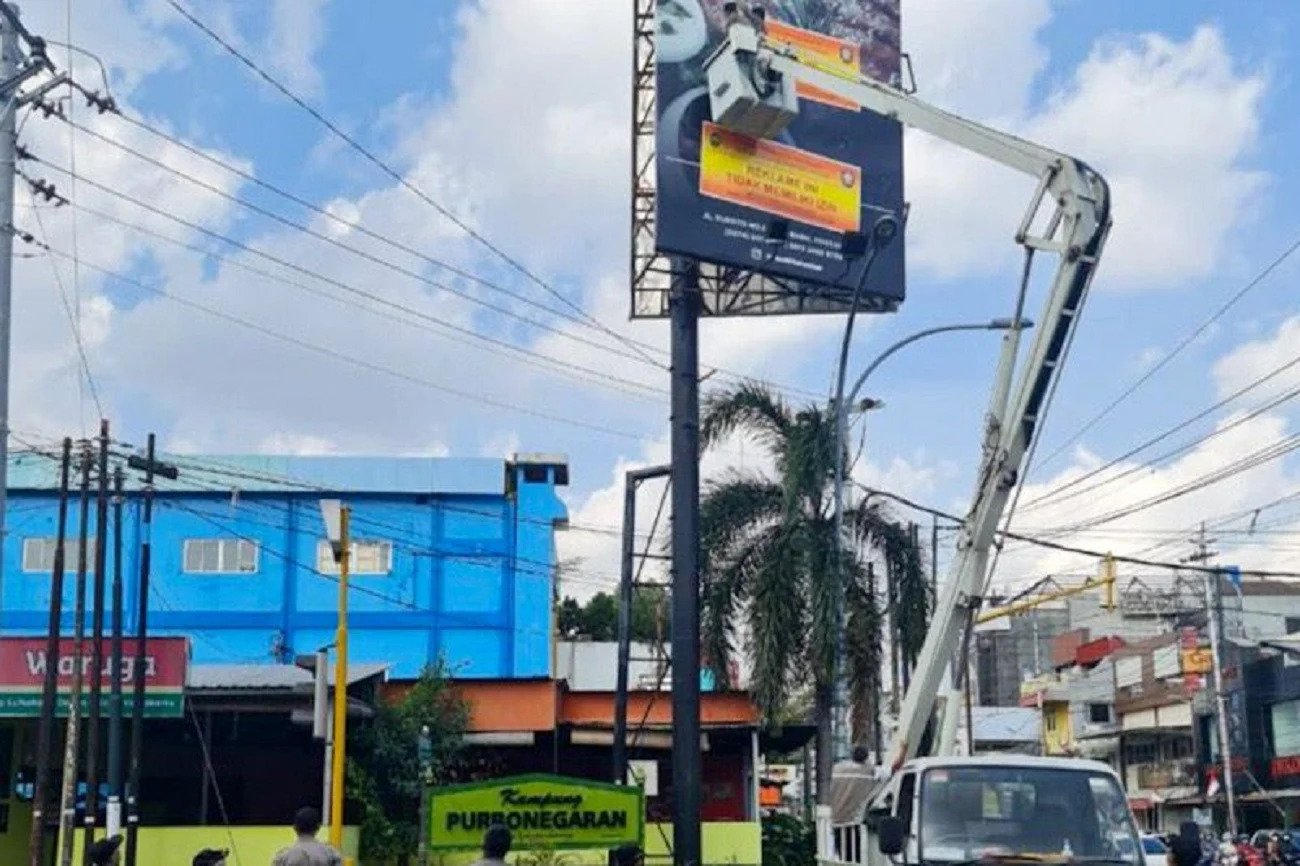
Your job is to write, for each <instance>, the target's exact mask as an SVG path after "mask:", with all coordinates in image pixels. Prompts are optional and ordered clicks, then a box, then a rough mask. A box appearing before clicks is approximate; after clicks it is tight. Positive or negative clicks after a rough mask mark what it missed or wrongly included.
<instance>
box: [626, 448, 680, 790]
mask: <svg viewBox="0 0 1300 866" xmlns="http://www.w3.org/2000/svg"><path fill="white" fill-rule="evenodd" d="M670 472H672V467H671V466H648V467H645V468H643V469H631V470H629V471H628V472H627V473H626V474H625V475H624V476H623V557H622V572H621V574H620V578H619V581H620V582H619V593H618V671H617V685H616V686H615V689H614V747H613V752H612V757H613V776H614V784H615V785H626V784H627V700H628V694H627V693H628V667H629V666H630V664H631V657H632V596H633V589H634V586H633V583H634V578H635V575H634V573H633V572H634V568H633V560H635V558H636V550H635V546H636V494H637V490H639V489H640V487H641V483H642V482H644V481H647V480H649V479H651V478H663V477H664V476H666V475H668V474H669V473H670Z"/></svg>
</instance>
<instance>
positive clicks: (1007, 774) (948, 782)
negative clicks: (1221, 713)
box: [862, 755, 1142, 866]
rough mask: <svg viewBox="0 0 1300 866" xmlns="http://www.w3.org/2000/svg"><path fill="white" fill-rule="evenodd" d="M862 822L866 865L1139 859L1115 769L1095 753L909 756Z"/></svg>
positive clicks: (1125, 863)
mask: <svg viewBox="0 0 1300 866" xmlns="http://www.w3.org/2000/svg"><path fill="white" fill-rule="evenodd" d="M866 823H867V827H868V842H867V844H866V845H865V846H864V848H865V849H866V850H865V851H863V852H862V853H863V855H864V858H863V859H865V860H866V862H867V863H869V864H871V866H902V864H912V866H921V864H925V866H945V864H957V863H961V864H967V863H1026V862H1032V863H1040V862H1046V863H1075V864H1089V866H1142V861H1141V850H1142V848H1141V845H1140V844H1139V836H1138V832H1137V827H1136V825H1135V823H1134V821H1133V815H1132V813H1131V812H1130V811H1129V806H1128V800H1127V799H1126V797H1125V794H1124V789H1123V787H1122V786H1121V785H1120V780H1119V777H1118V776H1117V775H1116V774H1115V772H1114V771H1113V770H1112V769H1111V768H1110V767H1108V766H1106V765H1105V764H1102V763H1099V762H1097V761H1087V760H1079V759H1073V758H1039V757H1022V756H1015V755H990V756H983V757H945V758H917V759H914V760H912V761H908V762H907V763H906V764H904V765H903V767H902V768H900V769H899V771H898V772H897V773H895V774H894V775H893V776H892V777H891V779H890V780H889V782H888V783H887V784H886V786H885V787H884V788H883V789H882V790H881V791H880V793H879V794H877V795H876V797H875V799H874V800H873V803H872V806H871V809H870V810H869V811H868V813H867V821H866Z"/></svg>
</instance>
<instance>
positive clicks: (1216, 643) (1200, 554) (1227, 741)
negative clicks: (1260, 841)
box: [1187, 523, 1237, 838]
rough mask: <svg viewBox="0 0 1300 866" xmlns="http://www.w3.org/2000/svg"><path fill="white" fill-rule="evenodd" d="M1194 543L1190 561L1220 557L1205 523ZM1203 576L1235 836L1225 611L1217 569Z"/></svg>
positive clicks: (1225, 780) (1227, 798)
mask: <svg viewBox="0 0 1300 866" xmlns="http://www.w3.org/2000/svg"><path fill="white" fill-rule="evenodd" d="M1192 543H1193V544H1194V545H1196V552H1195V553H1193V554H1192V555H1191V556H1189V557H1187V561H1188V562H1194V563H1196V564H1197V565H1201V566H1204V565H1205V564H1206V563H1207V562H1209V561H1210V560H1211V559H1213V558H1215V557H1216V556H1218V554H1217V553H1215V552H1214V551H1213V550H1211V549H1210V540H1209V539H1208V538H1207V537H1206V534H1205V524H1204V523H1202V524H1201V530H1200V532H1198V533H1197V535H1196V537H1195V538H1194V539H1193V540H1192ZM1202 576H1203V577H1204V578H1205V616H1206V619H1207V620H1209V627H1210V660H1211V670H1212V671H1213V676H1214V711H1215V715H1216V716H1217V722H1218V732H1219V757H1220V759H1221V761H1222V772H1223V796H1224V801H1225V804H1226V806H1227V811H1228V814H1227V821H1228V832H1229V833H1231V834H1232V835H1233V837H1234V838H1235V837H1236V835H1237V798H1236V792H1235V791H1233V785H1232V740H1231V738H1230V737H1229V734H1228V701H1227V695H1226V694H1224V691H1223V656H1222V646H1221V642H1220V633H1221V628H1222V623H1221V622H1220V619H1219V617H1220V612H1221V610H1222V607H1221V605H1220V601H1221V599H1220V597H1219V596H1220V594H1221V587H1220V584H1219V573H1218V572H1217V571H1204V572H1202Z"/></svg>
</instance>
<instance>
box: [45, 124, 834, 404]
mask: <svg viewBox="0 0 1300 866" xmlns="http://www.w3.org/2000/svg"><path fill="white" fill-rule="evenodd" d="M115 114H116V116H117V117H119V118H120V119H122V120H123V121H124V122H126V123H129V124H131V125H133V126H135V127H137V128H139V129H142V130H145V131H147V132H149V133H151V134H153V135H155V136H157V137H159V138H160V139H162V140H164V141H166V142H168V143H170V144H173V145H175V146H176V147H179V148H181V149H183V150H185V151H186V152H187V153H190V154H192V155H193V156H195V157H198V158H200V159H203V160H205V161H207V162H209V163H211V164H213V165H215V166H218V167H219V168H221V169H223V170H225V171H227V172H230V173H231V174H233V175H235V176H237V177H239V178H241V179H243V180H246V181H248V182H249V183H253V184H255V185H257V186H258V187H261V188H262V189H265V190H267V191H269V192H272V193H274V194H275V195H277V196H280V197H281V198H284V199H286V200H287V201H290V202H292V203H293V204H295V205H298V206H299V207H302V208H305V209H307V210H310V211H311V212H313V213H315V214H317V215H319V216H321V217H324V218H325V219H328V220H330V221H331V222H333V223H335V224H336V225H339V226H340V227H342V228H346V229H348V230H350V231H356V232H358V233H360V234H363V235H365V236H367V237H369V238H371V239H373V240H376V241H379V242H380V243H383V244H385V245H387V246H389V247H391V248H393V249H395V250H399V251H401V252H403V253H406V254H408V255H411V256H413V257H415V258H418V259H420V260H422V261H424V262H426V263H428V264H430V265H433V266H435V267H439V268H442V269H444V270H447V271H449V272H450V273H453V274H455V275H457V276H460V277H463V278H465V279H467V280H470V281H472V282H475V283H477V284H479V285H481V286H484V287H486V288H490V289H492V290H494V291H497V292H501V293H503V294H505V295H507V296H508V297H510V298H513V299H514V300H517V301H519V302H521V303H524V304H527V305H529V306H532V307H534V308H535V309H538V310H541V311H544V312H547V313H550V314H552V315H554V316H557V317H559V318H561V319H563V320H564V321H567V322H571V323H573V324H575V325H578V326H581V327H583V328H587V329H590V330H593V331H596V332H598V333H601V334H606V333H608V329H607V328H605V327H604V326H602V325H600V324H599V323H596V324H592V323H591V322H590V321H587V320H586V319H584V318H582V317H579V316H575V315H572V314H569V313H565V312H563V311H560V310H556V309H554V308H553V307H549V306H547V305H545V304H541V303H539V302H537V301H535V300H533V299H532V298H529V297H527V296H526V295H522V294H520V293H518V292H514V291H512V290H510V289H507V288H505V287H504V286H501V285H500V284H498V283H494V282H492V281H490V280H488V279H486V278H484V277H482V276H480V275H478V274H475V273H473V272H472V271H468V270H465V269H464V268H460V267H458V266H456V265H453V264H451V263H449V262H447V261H444V260H442V259H438V258H434V257H432V256H430V255H428V254H427V253H424V252H421V251H420V250H418V249H415V248H414V247H412V246H410V245H409V244H406V243H403V242H402V241H400V240H396V239H394V238H392V237H390V236H388V235H385V234H383V233H381V232H377V231H375V230H373V229H371V228H369V227H367V226H365V225H364V224H362V223H361V222H359V221H358V222H353V221H351V220H348V219H345V218H343V217H341V216H339V215H338V214H337V213H335V212H333V211H331V210H329V209H328V208H324V207H321V206H320V205H317V204H315V203H313V202H311V201H310V200H308V199H306V198H303V197H302V196H300V195H297V194H295V193H293V192H290V191H288V190H285V189H283V188H282V187H279V186H276V185H275V184H272V183H270V182H269V181H266V180H263V179H261V178H259V177H257V175H255V174H253V173H251V172H249V171H246V170H245V169H242V168H240V167H239V166H236V165H233V164H231V163H229V162H227V161H225V160H223V159H221V158H219V157H217V156H214V155H212V154H210V153H208V152H206V151H204V150H203V149H201V148H198V147H195V146H194V145H192V144H190V143H188V142H186V141H185V140H184V139H182V138H179V137H177V136H175V135H172V134H171V133H168V132H166V131H165V130H161V129H158V128H157V127H155V126H153V125H151V124H149V123H148V122H146V121H144V120H143V119H141V118H138V117H133V116H130V115H127V114H124V113H122V112H121V111H120V110H119V111H117V112H115ZM55 117H57V118H58V119H59V120H62V121H64V122H65V123H73V121H70V120H69V119H68V118H66V117H63V116H61V115H57V114H56V115H55ZM74 125H75V126H76V128H77V129H78V130H80V131H81V132H82V133H84V134H86V135H89V136H92V137H93V138H96V139H98V140H100V141H102V142H104V143H105V144H108V145H110V146H112V147H114V148H117V149H118V150H121V151H123V152H125V153H128V154H131V155H132V156H135V157H137V158H138V159H140V160H142V161H144V162H146V163H149V164H151V165H154V166H156V167H158V168H161V169H163V170H164V171H167V172H169V173H171V174H173V175H175V176H176V177H179V178H181V179H183V180H186V181H187V182H189V183H192V184H195V185H197V186H199V187H200V188H203V189H205V190H208V191H209V192H211V193H213V194H215V195H218V196H220V197H222V198H224V199H226V200H228V201H231V202H234V203H236V204H238V205H240V206H242V207H244V208H247V209H249V210H251V211H253V212H255V213H258V214H261V215H263V216H266V217H267V218H269V219H272V220H274V221H276V222H278V223H281V224H283V225H286V226H289V227H291V228H294V229H297V230H299V231H303V232H305V233H307V234H309V235H310V236H312V237H315V238H317V239H319V240H322V241H324V242H326V243H330V244H332V245H335V246H340V247H342V248H344V249H347V250H350V251H352V252H354V253H355V254H357V255H361V256H363V257H365V258H368V259H370V260H372V261H376V262H377V263H379V264H382V265H384V266H385V267H390V268H392V267H396V266H395V265H393V264H392V263H390V262H387V261H384V260H379V259H377V258H376V257H374V256H372V255H371V254H368V253H365V252H364V251H360V250H357V249H356V248H355V247H352V246H350V245H346V244H342V243H341V242H339V241H338V240H337V239H336V238H332V237H329V236H328V235H322V234H321V233H319V232H316V231H314V230H312V229H311V228H310V227H307V226H303V225H301V224H299V223H295V222H293V221H292V220H288V219H287V218H285V217H283V216H281V215H280V214H276V213H274V212H272V211H268V210H267V209H265V208H263V207H261V206H260V205H257V204H254V203H252V202H249V201H247V200H246V199H242V198H239V197H238V196H234V195H232V194H230V193H227V192H225V191H224V190H221V189H220V188H218V187H214V186H213V185H212V184H209V183H207V182H206V181H203V180H201V179H199V178H196V177H194V176H193V175H192V174H190V173H188V172H185V171H183V170H181V169H177V168H175V167H173V166H170V165H168V164H166V163H164V162H162V161H161V160H159V159H157V158H156V157H152V156H149V155H148V154H146V153H143V152H141V151H139V150H137V149H136V148H133V147H131V146H130V145H127V144H125V143H123V142H121V141H118V140H116V139H113V138H110V137H109V136H106V135H104V134H103V133H101V132H99V131H97V130H94V129H92V128H90V127H88V126H85V125H84V124H74ZM402 272H403V273H405V274H406V275H407V276H414V277H415V278H416V279H420V280H422V281H425V282H430V283H431V284H432V285H435V286H436V287H438V288H442V289H445V290H447V291H451V292H453V293H455V294H459V295H461V296H462V297H464V298H466V300H469V301H471V302H472V303H475V304H479V305H481V306H487V307H488V308H489V309H492V310H494V311H496V312H498V313H501V314H503V315H506V316H510V317H512V318H515V319H518V320H520V321H522V322H525V323H527V324H530V325H533V326H534V327H538V328H542V329H543V330H548V331H550V332H552V333H555V334H557V335H558V336H560V337H563V338H565V339H574V338H573V337H571V335H569V333H568V332H566V331H562V330H558V329H554V328H551V327H548V326H546V325H543V324H542V323H539V322H537V321H536V320H533V319H530V318H527V317H523V316H519V315H518V314H515V313H513V312H511V311H508V310H503V309H502V308H500V307H497V306H494V305H488V304H486V302H484V301H482V300H481V299H479V298H477V297H474V296H473V295H469V294H467V293H462V292H459V291H458V290H456V289H454V288H452V287H450V286H446V285H444V284H442V283H435V282H431V281H430V280H428V279H427V278H425V277H423V276H418V275H414V274H410V273H409V272H407V271H405V270H404V269H403V271H402ZM578 342H582V343H584V344H586V345H590V346H592V347H593V348H597V349H601V350H603V351H608V352H612V353H613V354H616V355H618V356H620V357H624V358H628V359H630V360H635V361H639V362H644V363H648V364H650V365H651V366H653V367H654V368H655V369H657V370H663V369H665V368H664V365H663V364H662V363H659V362H656V361H654V360H653V359H647V358H646V357H645V356H644V355H643V354H642V353H639V352H638V353H637V354H631V353H627V352H623V351H620V350H618V349H616V348H614V347H611V346H606V345H604V344H598V343H591V342H589V341H585V340H578ZM621 342H622V343H623V344H625V345H627V346H629V347H634V348H636V349H644V350H646V351H649V352H654V353H657V354H659V355H664V354H666V352H665V350H663V349H661V348H659V347H658V346H655V345H653V344H651V343H646V342H643V341H640V340H636V339H633V338H631V337H625V338H622V340H621ZM715 369H716V371H717V373H718V374H719V375H722V376H726V377H727V378H730V379H733V380H738V381H739V380H744V379H747V378H750V377H746V376H744V375H743V374H740V373H737V372H735V371H732V370H727V369H724V368H715ZM756 381H762V382H763V383H764V384H767V385H769V386H770V387H772V388H775V389H776V390H779V391H783V392H786V393H788V394H791V395H798V396H802V397H811V398H817V397H818V396H819V395H817V394H816V393H814V392H812V391H809V390H807V389H804V388H800V387H798V386H795V385H788V384H781V383H778V382H774V381H771V380H766V379H760V380H756Z"/></svg>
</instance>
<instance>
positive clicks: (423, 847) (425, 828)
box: [418, 725, 433, 866]
mask: <svg viewBox="0 0 1300 866" xmlns="http://www.w3.org/2000/svg"><path fill="white" fill-rule="evenodd" d="M419 758H420V826H419V828H418V829H419V834H420V836H419V838H420V848H419V855H418V857H419V859H418V862H419V866H429V789H430V788H431V787H433V739H432V736H431V735H430V732H429V726H428V725H425V726H423V727H422V728H420V748H419Z"/></svg>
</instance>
